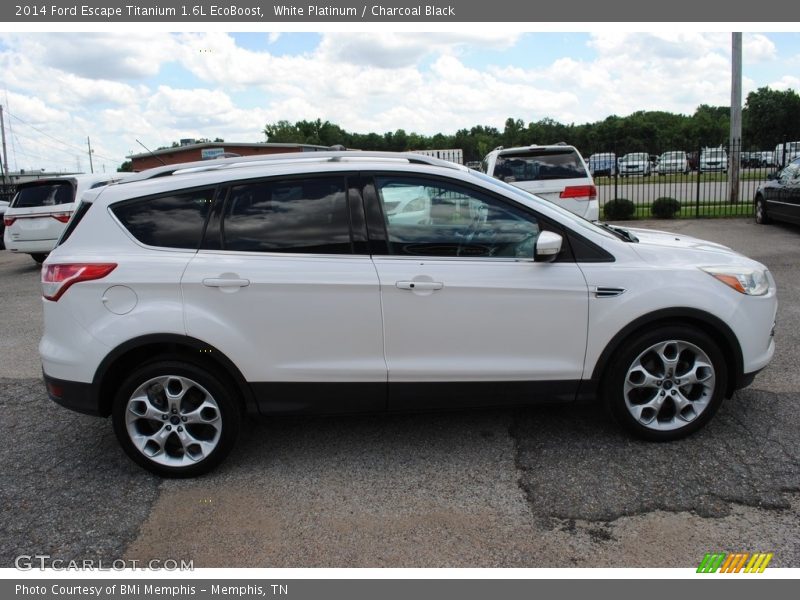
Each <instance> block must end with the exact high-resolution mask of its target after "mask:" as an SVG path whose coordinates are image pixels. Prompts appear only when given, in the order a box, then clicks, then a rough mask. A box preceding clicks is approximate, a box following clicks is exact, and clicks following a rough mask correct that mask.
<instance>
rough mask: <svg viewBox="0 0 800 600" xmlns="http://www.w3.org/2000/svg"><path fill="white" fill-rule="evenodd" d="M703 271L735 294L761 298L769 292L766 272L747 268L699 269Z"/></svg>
mask: <svg viewBox="0 0 800 600" xmlns="http://www.w3.org/2000/svg"><path fill="white" fill-rule="evenodd" d="M701 269H702V270H703V271H705V272H706V273H708V274H709V275H711V276H712V277H714V278H715V279H718V280H719V281H721V282H722V283H724V284H725V285H727V286H729V287H732V288H733V289H735V290H736V291H737V292H740V293H742V294H747V295H748V296H763V295H764V294H766V293H767V292H768V291H769V280H768V279H767V272H766V270H762V269H750V268H747V267H732V266H731V267H701Z"/></svg>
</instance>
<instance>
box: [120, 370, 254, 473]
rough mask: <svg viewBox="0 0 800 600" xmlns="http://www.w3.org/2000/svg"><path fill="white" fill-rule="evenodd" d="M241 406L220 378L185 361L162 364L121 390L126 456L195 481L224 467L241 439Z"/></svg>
mask: <svg viewBox="0 0 800 600" xmlns="http://www.w3.org/2000/svg"><path fill="white" fill-rule="evenodd" d="M239 419H240V415H239V406H238V404H237V402H236V400H235V398H233V397H231V395H230V393H229V392H228V391H227V390H226V387H225V385H224V384H223V383H222V382H221V380H220V378H219V377H217V376H216V375H214V374H213V372H210V371H208V370H207V369H201V368H200V367H198V366H196V365H194V364H191V363H185V362H178V361H168V360H165V361H156V362H153V363H150V364H146V365H144V366H142V367H140V368H139V369H138V370H136V371H135V372H134V373H133V374H132V375H131V376H130V377H128V379H126V380H125V381H124V382H123V384H122V385H121V386H120V388H119V390H118V392H117V395H116V397H115V398H114V404H113V407H112V422H113V427H114V433H115V434H116V436H117V439H118V440H119V443H120V445H121V446H122V448H123V450H125V453H126V454H127V455H128V456H129V457H130V458H131V459H133V460H134V461H135V462H136V463H138V464H139V465H140V466H142V467H144V468H145V469H147V470H148V471H151V472H153V473H156V474H158V475H162V476H165V477H193V476H195V475H200V474H202V473H206V472H208V471H210V470H211V469H213V468H214V467H215V466H216V465H218V464H219V463H220V462H221V461H222V459H223V458H225V456H227V454H228V453H229V452H230V450H231V449H232V448H233V446H234V444H235V442H236V438H237V437H238V434H239Z"/></svg>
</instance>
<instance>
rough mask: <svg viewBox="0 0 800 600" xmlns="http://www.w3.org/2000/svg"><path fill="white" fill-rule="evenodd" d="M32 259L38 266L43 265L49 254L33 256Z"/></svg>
mask: <svg viewBox="0 0 800 600" xmlns="http://www.w3.org/2000/svg"><path fill="white" fill-rule="evenodd" d="M31 258H32V259H33V260H35V261H36V262H37V263H38V264H42V263H43V262H44V259H46V258H47V254H41V253H37V254H31Z"/></svg>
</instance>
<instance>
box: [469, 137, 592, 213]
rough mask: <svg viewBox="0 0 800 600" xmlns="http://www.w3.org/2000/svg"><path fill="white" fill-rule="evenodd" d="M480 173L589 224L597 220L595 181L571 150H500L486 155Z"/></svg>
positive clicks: (561, 147) (557, 147) (561, 146)
mask: <svg viewBox="0 0 800 600" xmlns="http://www.w3.org/2000/svg"><path fill="white" fill-rule="evenodd" d="M481 170H482V171H483V172H484V173H486V174H487V175H491V176H492V177H495V178H497V179H500V180H501V181H505V182H506V183H510V184H511V185H513V186H515V187H518V188H521V189H523V190H525V191H526V192H530V193H531V194H536V195H537V196H539V197H540V198H544V199H545V200H549V201H550V202H553V203H554V204H558V205H559V206H561V207H562V208H566V209H567V210H568V211H570V212H573V213H575V214H576V215H578V216H580V217H583V218H584V219H586V220H588V221H597V220H598V219H599V218H600V204H599V203H598V201H597V188H596V187H595V185H594V179H592V176H591V174H590V173H589V169H588V168H587V167H586V163H585V162H584V160H583V157H582V156H581V154H580V152H578V150H577V149H576V148H575V147H574V146H568V145H567V144H553V145H551V146H538V145H536V144H534V145H532V146H523V147H519V148H503V147H502V146H501V147H499V148H495V149H494V150H492V151H491V152H489V154H487V155H486V157H485V158H484V159H483V163H482V164H481Z"/></svg>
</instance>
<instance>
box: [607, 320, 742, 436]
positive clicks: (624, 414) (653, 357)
mask: <svg viewBox="0 0 800 600" xmlns="http://www.w3.org/2000/svg"><path fill="white" fill-rule="evenodd" d="M661 344H664V346H663V347H662V349H663V351H664V355H667V356H669V355H670V353H674V354H675V355H676V358H675V362H676V365H675V368H674V372H672V376H670V373H669V372H667V373H664V372H663V369H664V368H665V367H666V366H667V365H666V363H665V362H664V361H661V365H660V367H658V368H656V367H657V365H658V361H659V360H661V359H660V357H659V355H658V353H657V352H655V351H653V350H652V348H653V347H654V346H658V345H661ZM671 344H674V345H675V347H674V349H671V348H670V345H671ZM698 351H699V353H700V355H698ZM702 354H704V355H705V356H701V355H702ZM706 359H708V360H709V363H708V364H710V366H711V371H710V375H711V377H710V378H707V379H706V380H705V381H704V382H702V383H695V384H692V383H688V382H687V378H689V377H690V375H689V372H691V371H689V372H685V371H683V369H685V368H686V366H687V365H689V366H690V367H691V364H689V363H690V362H691V363H693V364H694V370H695V372H696V373H702V375H703V376H704V377H707V375H708V374H709V370H708V369H706V367H705V366H702V365H705V364H707V363H706V362H705V361H706ZM643 365H648V366H649V368H646V369H639V370H640V371H642V372H645V371H647V373H648V374H649V373H654V372H656V371H658V370H659V369H661V370H662V373H661V377H662V379H660V380H659V381H654V383H653V385H652V386H647V385H644V384H642V383H641V382H636V381H633V379H634V376H635V375H638V373H637V372H636V367H637V366H639V367H641V366H643ZM629 372H630V373H631V381H628V380H627V379H626V378H627V377H628V374H629ZM681 377H683V380H682V381H681V379H680V378H681ZM727 378H728V370H727V364H726V361H725V358H724V355H723V354H722V351H721V350H720V348H719V346H718V345H717V343H716V342H715V341H714V340H713V339H711V338H710V337H709V336H708V335H707V334H706V333H704V332H703V331H700V330H698V329H696V328H689V327H685V326H682V325H674V326H672V325H670V326H662V327H659V328H657V329H654V330H653V331H642V332H640V333H638V334H635V335H633V336H632V337H631V338H629V339H628V340H626V341H625V342H624V343H623V344H622V345H621V346H620V349H619V350H618V351H617V354H616V356H615V357H614V358H612V362H611V364H610V365H609V368H608V370H607V372H606V377H605V378H604V381H603V388H602V394H603V400H604V402H605V404H606V407H607V408H608V410H609V411H610V412H611V414H612V415H613V416H614V418H615V419H616V420H617V422H619V423H620V425H622V426H623V427H624V428H625V429H627V430H628V431H629V432H630V433H632V434H633V435H635V436H636V437H639V438H642V439H645V440H649V441H656V442H669V441H673V440H677V439H680V438H683V437H685V436H687V435H690V434H692V433H694V432H695V431H697V430H698V429H700V428H702V427H703V426H704V425H706V423H708V422H709V421H710V420H711V418H712V417H713V416H714V413H716V411H717V410H718V409H719V407H720V405H721V404H722V401H723V398H724V396H725V389H726V385H727ZM653 379H656V378H653ZM676 381H677V382H679V383H676ZM687 383H688V385H687ZM637 384H638V385H640V386H641V387H638V388H637V387H635V386H636V385H637ZM679 384H683V385H679ZM627 386H630V387H631V388H632V389H630V390H626V387H627ZM626 392H627V394H628V395H627V397H626ZM651 393H652V397H651V396H650V394H651ZM659 397H660V398H662V399H661V400H660V401H661V402H662V403H663V404H661V405H660V408H659V409H657V410H656V409H651V408H643V407H646V406H649V405H650V403H651V402H655V401H657V400H658V399H659ZM676 401H677V402H676ZM681 402H683V403H684V404H685V406H684V407H683V409H682V411H683V413H682V414H683V415H684V416H683V417H681V416H680V415H679V414H678V408H679V405H680V403H681ZM637 409H638V410H640V414H641V415H642V417H645V416H648V415H653V414H654V415H655V416H654V417H653V418H652V419H651V421H650V422H649V424H645V422H644V421H645V420H646V419H644V418H643V419H642V420H639V419H637V418H636V417H635V416H634V414H633V411H635V410H637ZM645 411H651V412H649V413H646V412H645ZM670 417H671V418H670Z"/></svg>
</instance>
